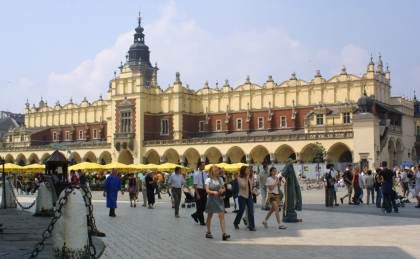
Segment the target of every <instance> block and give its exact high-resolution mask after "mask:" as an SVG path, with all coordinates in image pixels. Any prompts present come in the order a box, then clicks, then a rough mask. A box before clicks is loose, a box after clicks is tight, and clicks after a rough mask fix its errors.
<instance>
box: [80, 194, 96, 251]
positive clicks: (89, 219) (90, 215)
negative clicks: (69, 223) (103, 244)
mask: <svg viewBox="0 0 420 259" xmlns="http://www.w3.org/2000/svg"><path fill="white" fill-rule="evenodd" d="M81 189H82V190H83V192H84V194H85V195H83V199H84V201H85V206H86V208H87V209H88V215H87V223H88V225H89V227H90V230H91V231H89V232H88V237H89V253H90V256H91V258H96V247H95V246H94V245H93V241H92V232H93V231H94V230H96V223H95V218H94V217H93V205H92V194H91V192H90V190H89V188H87V187H81Z"/></svg>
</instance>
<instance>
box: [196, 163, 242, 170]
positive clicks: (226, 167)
mask: <svg viewBox="0 0 420 259" xmlns="http://www.w3.org/2000/svg"><path fill="white" fill-rule="evenodd" d="M212 166H217V167H219V168H221V169H223V170H224V171H225V172H236V171H239V170H240V169H241V167H243V166H248V165H247V164H244V163H235V164H227V163H219V164H208V165H206V166H205V167H204V170H205V171H209V170H210V168H211V167H212Z"/></svg>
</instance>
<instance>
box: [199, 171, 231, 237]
mask: <svg viewBox="0 0 420 259" xmlns="http://www.w3.org/2000/svg"><path fill="white" fill-rule="evenodd" d="M219 171H220V169H219V168H218V167H217V166H212V167H211V168H210V172H209V178H207V179H206V181H205V186H206V192H207V195H208V197H207V204H206V212H207V222H206V224H207V233H206V238H213V235H212V233H211V220H212V217H213V214H218V216H219V221H220V229H221V231H222V239H223V241H226V240H228V239H229V238H230V235H228V234H227V233H226V226H225V206H224V202H223V198H222V196H223V193H224V192H225V188H224V183H223V180H222V178H221V177H220V172H219Z"/></svg>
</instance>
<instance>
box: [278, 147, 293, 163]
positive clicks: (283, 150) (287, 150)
mask: <svg viewBox="0 0 420 259" xmlns="http://www.w3.org/2000/svg"><path fill="white" fill-rule="evenodd" d="M274 157H275V158H276V161H277V163H285V162H287V160H289V159H292V160H296V152H295V151H294V150H293V148H292V147H291V146H289V145H286V144H284V145H281V146H280V147H278V148H277V149H276V151H275V152H274Z"/></svg>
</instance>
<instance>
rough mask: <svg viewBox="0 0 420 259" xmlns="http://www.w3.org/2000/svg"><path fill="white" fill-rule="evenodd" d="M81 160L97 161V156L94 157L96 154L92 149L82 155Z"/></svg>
mask: <svg viewBox="0 0 420 259" xmlns="http://www.w3.org/2000/svg"><path fill="white" fill-rule="evenodd" d="M83 161H84V162H92V163H97V162H98V158H96V155H95V154H94V153H93V152H92V151H89V152H87V153H86V154H85V155H84V156H83Z"/></svg>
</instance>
